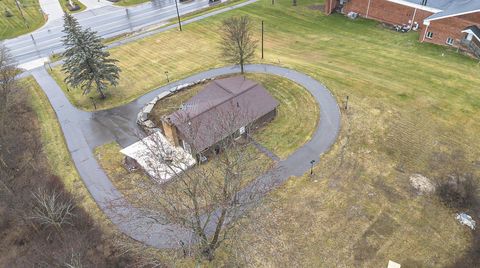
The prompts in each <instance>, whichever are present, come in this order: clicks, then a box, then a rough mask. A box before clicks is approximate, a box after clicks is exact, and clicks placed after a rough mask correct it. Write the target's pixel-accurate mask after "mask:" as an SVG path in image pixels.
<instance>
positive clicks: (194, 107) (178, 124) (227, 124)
mask: <svg viewBox="0 0 480 268" xmlns="http://www.w3.org/2000/svg"><path fill="white" fill-rule="evenodd" d="M278 105H279V102H278V101H277V100H276V99H275V98H274V97H273V96H272V95H271V94H270V93H269V92H268V91H267V90H266V89H265V88H264V87H263V86H262V85H260V84H259V83H257V82H255V81H252V80H249V79H246V78H245V77H244V76H235V77H229V78H224V79H217V80H214V81H212V82H210V83H209V84H207V86H205V88H204V89H203V90H201V91H200V92H199V93H198V94H197V95H195V96H193V97H192V98H191V99H190V100H188V101H187V102H186V103H184V104H183V105H182V108H180V109H179V110H177V111H175V112H173V113H171V114H169V115H167V116H165V117H164V118H162V128H163V132H164V134H165V137H166V138H167V139H168V140H169V141H170V142H171V143H172V144H173V145H175V146H181V147H183V148H184V149H185V150H186V151H187V152H190V153H191V154H192V155H198V154H201V153H203V152H205V151H207V150H209V149H212V148H215V145H217V144H218V143H220V142H222V140H224V139H225V138H227V137H232V136H234V137H240V136H242V135H246V133H247V132H248V131H249V129H251V128H252V127H254V126H258V125H260V124H263V123H266V122H269V121H271V120H272V119H273V118H274V117H275V115H276V112H277V107H278Z"/></svg>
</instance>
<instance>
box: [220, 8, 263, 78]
mask: <svg viewBox="0 0 480 268" xmlns="http://www.w3.org/2000/svg"><path fill="white" fill-rule="evenodd" d="M220 31H221V35H222V40H221V48H222V55H223V57H225V59H226V60H227V61H228V62H231V63H233V64H239V65H240V69H241V72H242V73H243V66H244V64H245V63H248V62H250V61H251V60H252V59H253V57H254V55H255V48H256V47H257V41H256V40H254V39H253V36H252V35H253V34H252V22H251V21H250V19H249V17H248V16H241V17H230V18H227V19H225V20H223V23H222V28H221V29H220Z"/></svg>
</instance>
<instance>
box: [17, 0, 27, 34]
mask: <svg viewBox="0 0 480 268" xmlns="http://www.w3.org/2000/svg"><path fill="white" fill-rule="evenodd" d="M15 5H17V8H18V11H20V15H22V19H23V23H24V24H25V27H27V28H29V27H28V24H27V20H26V19H25V16H24V15H23V11H22V8H20V4H19V3H18V0H15Z"/></svg>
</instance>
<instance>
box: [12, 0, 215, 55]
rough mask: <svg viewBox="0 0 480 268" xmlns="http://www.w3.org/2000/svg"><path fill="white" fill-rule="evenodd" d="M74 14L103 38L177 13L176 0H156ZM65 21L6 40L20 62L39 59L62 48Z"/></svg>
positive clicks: (197, 3)
mask: <svg viewBox="0 0 480 268" xmlns="http://www.w3.org/2000/svg"><path fill="white" fill-rule="evenodd" d="M209 5H210V3H209V2H208V0H194V1H191V2H188V3H181V4H179V10H180V14H186V13H190V12H193V11H196V10H200V9H202V8H206V7H208V6H209ZM52 12H53V11H52ZM74 16H75V17H76V18H77V19H78V21H79V22H80V24H81V25H82V26H84V27H90V28H92V29H93V30H95V31H97V32H98V33H99V35H100V36H102V37H103V38H109V37H113V36H117V35H120V34H123V33H129V32H133V31H137V30H140V29H143V28H145V27H148V26H151V25H157V24H161V23H164V22H166V21H167V20H169V19H171V18H175V17H176V9H175V1H174V0H153V1H152V2H149V3H146V4H142V5H138V6H134V7H130V8H123V7H117V6H103V7H100V8H96V9H91V10H87V11H84V12H81V13H78V14H75V15H74ZM62 25H63V21H62V19H61V18H58V16H57V17H54V18H53V19H52V20H51V21H49V22H48V23H47V25H46V26H45V27H42V28H41V29H39V30H37V31H35V32H33V33H31V34H26V35H23V36H19V37H17V38H14V39H9V40H5V41H3V43H4V45H5V46H6V47H7V48H8V49H9V50H10V53H11V54H12V56H13V57H14V58H15V59H16V60H17V62H18V63H19V64H25V63H28V62H33V61H38V60H39V59H44V58H45V57H48V56H50V55H51V54H52V53H59V52H61V51H62V44H61V37H62V36H63V33H62V29H63V27H62Z"/></svg>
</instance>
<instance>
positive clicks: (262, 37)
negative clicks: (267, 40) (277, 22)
mask: <svg viewBox="0 0 480 268" xmlns="http://www.w3.org/2000/svg"><path fill="white" fill-rule="evenodd" d="M262 60H263V20H262Z"/></svg>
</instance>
